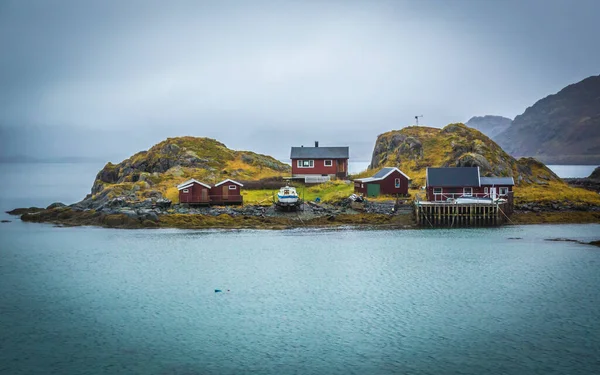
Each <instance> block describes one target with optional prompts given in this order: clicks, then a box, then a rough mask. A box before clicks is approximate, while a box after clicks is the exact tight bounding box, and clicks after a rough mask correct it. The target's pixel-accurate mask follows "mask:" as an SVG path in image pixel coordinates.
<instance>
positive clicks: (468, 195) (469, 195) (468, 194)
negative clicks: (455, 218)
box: [463, 187, 473, 197]
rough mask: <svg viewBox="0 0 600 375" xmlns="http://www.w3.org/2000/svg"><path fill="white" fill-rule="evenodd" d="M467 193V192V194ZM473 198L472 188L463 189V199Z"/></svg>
mask: <svg viewBox="0 0 600 375" xmlns="http://www.w3.org/2000/svg"><path fill="white" fill-rule="evenodd" d="M467 191H469V192H468V193H467ZM472 196H473V188H472V187H464V188H463V197H472Z"/></svg>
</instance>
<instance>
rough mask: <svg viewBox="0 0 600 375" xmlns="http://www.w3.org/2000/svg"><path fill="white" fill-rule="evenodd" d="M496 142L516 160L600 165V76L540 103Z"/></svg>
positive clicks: (572, 86)
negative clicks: (521, 157) (534, 159)
mask: <svg viewBox="0 0 600 375" xmlns="http://www.w3.org/2000/svg"><path fill="white" fill-rule="evenodd" d="M493 139H494V141H496V142H497V143H498V144H499V145H500V146H501V147H502V148H503V149H504V150H506V151H507V152H508V153H509V154H511V155H512V156H515V157H520V156H533V157H535V158H537V159H539V160H541V161H543V162H545V163H550V164H552V163H554V164H600V75H598V76H592V77H588V78H586V79H584V80H583V81H581V82H578V83H575V84H572V85H569V86H567V87H565V88H564V89H562V90H560V91H559V92H558V93H556V94H554V95H550V96H547V97H545V98H544V99H542V100H540V101H538V102H537V103H535V104H534V105H533V106H531V107H529V108H527V109H526V110H525V112H524V113H523V114H522V115H519V116H517V117H516V118H515V119H514V120H513V122H512V124H511V126H510V127H509V128H508V129H506V130H505V131H504V132H502V133H500V134H498V135H497V136H495V137H493Z"/></svg>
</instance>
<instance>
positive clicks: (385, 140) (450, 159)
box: [361, 124, 600, 205]
mask: <svg viewBox="0 0 600 375" xmlns="http://www.w3.org/2000/svg"><path fill="white" fill-rule="evenodd" d="M386 166H391V167H398V168H400V169H401V170H402V171H404V172H405V173H406V174H408V175H409V176H410V177H411V178H412V183H413V189H419V188H420V187H421V186H425V172H426V169H427V167H469V166H479V167H480V170H481V175H482V176H512V177H513V178H514V179H515V183H516V185H517V187H516V188H515V199H516V201H517V203H521V202H530V201H536V202H552V201H572V202H574V203H590V204H596V205H600V197H599V196H598V194H594V193H593V192H590V191H586V190H583V189H576V188H572V187H569V186H568V185H567V184H566V183H564V182H563V181H562V180H561V179H560V178H559V177H558V176H556V175H555V174H554V173H553V172H552V171H551V170H550V169H548V168H547V167H546V166H545V165H544V164H543V163H541V162H539V161H537V160H535V159H533V158H521V159H519V160H516V159H515V158H513V157H512V156H510V155H509V154H508V153H506V152H505V151H504V150H503V149H502V148H501V147H500V146H498V145H497V144H496V143H495V142H494V141H492V140H491V139H490V138H488V137H487V136H485V135H484V134H483V133H481V132H480V131H478V130H475V129H471V128H469V127H467V126H465V125H464V124H450V125H448V126H446V127H444V128H443V129H438V128H430V127H422V126H410V127H406V128H404V129H401V130H393V131H389V132H386V133H383V134H381V135H379V136H378V137H377V141H376V143H375V148H374V150H373V157H372V159H371V165H370V167H371V170H369V171H366V172H364V173H361V177H362V176H368V175H371V174H372V173H373V172H374V171H373V170H378V169H379V168H382V167H386ZM416 191H417V190H413V192H416Z"/></svg>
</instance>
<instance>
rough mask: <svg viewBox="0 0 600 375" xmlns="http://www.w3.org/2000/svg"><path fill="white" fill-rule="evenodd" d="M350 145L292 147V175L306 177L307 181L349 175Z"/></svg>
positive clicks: (326, 179) (316, 144)
mask: <svg viewBox="0 0 600 375" xmlns="http://www.w3.org/2000/svg"><path fill="white" fill-rule="evenodd" d="M349 158H350V148H349V147H319V142H315V147H304V146H300V147H292V151H291V153H290V159H292V177H304V178H305V181H306V182H309V181H313V180H314V181H315V182H323V181H328V180H330V179H335V178H339V179H345V178H347V177H348V159H349Z"/></svg>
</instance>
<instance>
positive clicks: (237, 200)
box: [210, 179, 244, 204]
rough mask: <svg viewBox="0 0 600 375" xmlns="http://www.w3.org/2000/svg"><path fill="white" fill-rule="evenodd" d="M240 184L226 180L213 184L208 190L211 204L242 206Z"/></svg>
mask: <svg viewBox="0 0 600 375" xmlns="http://www.w3.org/2000/svg"><path fill="white" fill-rule="evenodd" d="M243 186H244V185H243V184H241V183H240V182H237V181H234V180H231V179H227V180H223V181H221V182H219V183H218V184H215V186H213V187H212V188H211V189H210V203H211V204H243V203H244V197H243V196H242V187H243Z"/></svg>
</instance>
